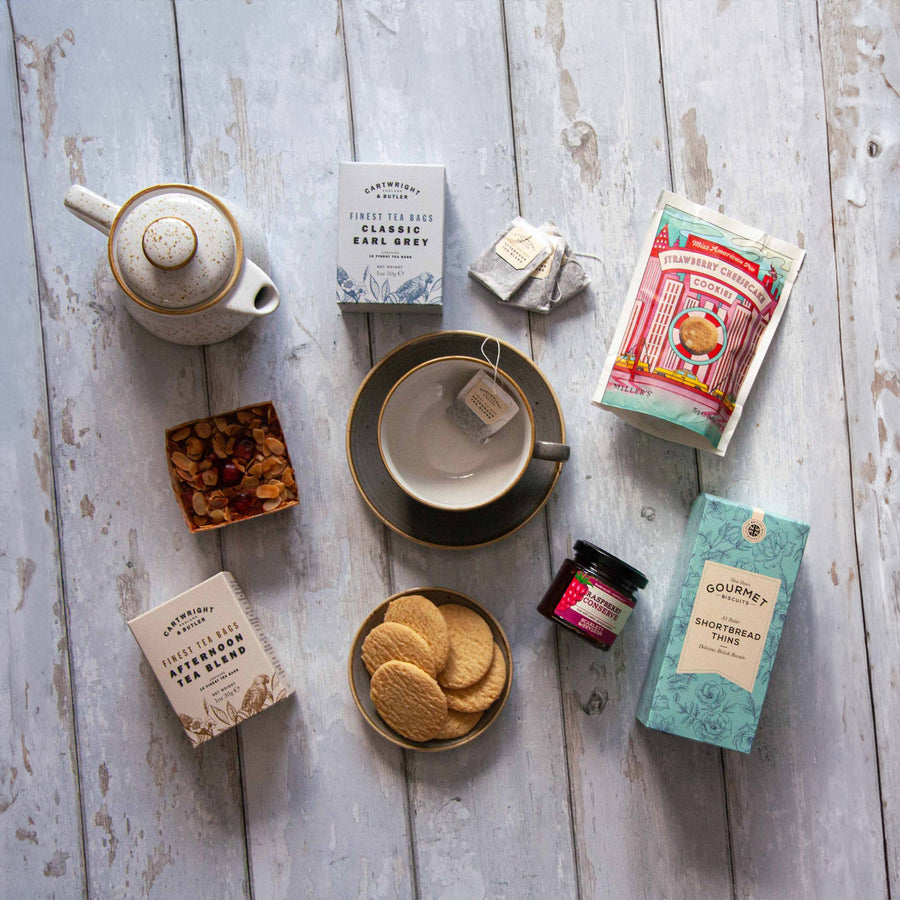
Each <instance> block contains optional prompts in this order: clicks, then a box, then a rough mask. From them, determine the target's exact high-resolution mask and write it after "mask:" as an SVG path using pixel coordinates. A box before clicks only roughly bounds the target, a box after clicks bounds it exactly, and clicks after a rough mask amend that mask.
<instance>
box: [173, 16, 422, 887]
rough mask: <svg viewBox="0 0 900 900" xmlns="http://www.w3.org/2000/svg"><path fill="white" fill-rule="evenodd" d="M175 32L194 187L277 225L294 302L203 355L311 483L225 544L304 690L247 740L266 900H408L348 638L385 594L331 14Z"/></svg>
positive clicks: (216, 391) (407, 868)
mask: <svg viewBox="0 0 900 900" xmlns="http://www.w3.org/2000/svg"><path fill="white" fill-rule="evenodd" d="M178 22H179V36H180V39H181V41H182V47H183V57H182V59H183V79H184V82H183V83H184V94H185V117H186V121H187V124H188V146H189V149H190V171H191V176H192V178H194V179H195V180H196V181H198V182H199V183H200V184H203V185H205V186H206V187H208V188H209V189H211V190H213V191H217V192H220V193H222V194H223V195H224V196H226V197H227V198H228V199H229V200H232V199H233V200H236V201H238V202H239V203H241V204H243V205H244V206H245V208H246V209H247V211H248V212H249V213H250V217H251V219H254V220H255V221H256V222H257V223H258V224H259V225H260V226H261V227H262V228H263V229H264V231H265V233H266V235H267V238H268V250H269V252H270V255H271V258H272V260H273V264H272V267H271V275H272V277H273V278H274V280H275V282H276V283H277V284H278V285H279V287H280V290H281V293H282V303H281V307H280V308H279V310H278V311H277V312H276V313H275V314H274V315H272V316H270V317H269V318H267V319H266V320H264V321H260V322H258V323H254V324H253V325H251V326H250V327H249V328H248V329H247V330H246V331H245V332H243V333H242V334H241V335H240V336H239V337H238V338H236V339H235V340H233V341H228V342H226V343H224V344H219V345H216V346H214V347H210V348H209V349H208V350H207V358H208V363H209V381H210V398H211V404H212V406H213V407H214V408H215V409H217V410H225V409H232V408H234V407H236V406H240V405H242V404H245V403H249V402H254V401H257V400H262V399H271V400H272V401H273V402H274V403H275V405H276V408H277V409H278V411H279V416H280V418H281V421H282V424H283V427H284V430H285V435H286V437H287V442H288V447H289V450H290V452H291V454H292V458H293V460H294V461H295V463H296V466H297V481H298V485H299V497H300V506H299V507H298V508H295V509H292V510H290V511H288V512H284V513H279V515H278V516H273V517H270V518H268V519H265V520H263V521H256V522H248V523H247V524H246V525H242V526H240V530H237V529H234V530H232V531H231V532H229V533H227V534H225V535H224V548H225V553H224V558H225V563H226V565H227V566H228V567H229V569H230V570H231V571H233V572H234V574H235V576H236V578H237V579H238V582H239V583H240V584H241V585H242V586H243V588H244V589H245V590H246V591H247V593H248V596H249V597H250V598H251V599H252V602H253V603H254V607H255V608H256V609H257V610H258V612H259V615H260V619H261V621H262V623H263V626H264V628H265V630H266V632H267V633H268V634H269V635H270V636H271V639H272V641H273V642H274V644H275V646H276V649H277V651H278V652H279V654H280V656H281V658H282V660H283V662H284V665H285V668H286V670H287V672H288V673H290V675H291V677H292V679H293V681H294V684H295V686H296V689H297V695H296V698H295V699H292V700H291V701H290V706H289V707H288V709H286V710H278V711H276V714H274V715H269V716H263V717H261V718H260V719H259V720H258V721H253V722H250V723H248V724H247V726H244V727H243V728H242V734H241V748H242V753H241V758H242V772H243V778H244V786H245V797H246V809H247V816H248V845H249V848H250V860H251V872H252V877H253V892H254V894H255V896H258V897H270V896H286V897H329V896H332V897H350V896H359V897H398V896H403V897H408V896H412V895H413V893H414V887H413V874H412V865H411V848H410V838H409V835H408V833H407V830H408V819H407V810H406V791H405V787H404V764H403V759H402V755H401V753H400V751H399V750H398V749H397V748H395V747H393V746H391V745H388V744H386V743H385V742H383V741H380V740H379V739H378V737H377V736H376V735H374V734H372V733H371V732H370V730H369V729H368V727H367V726H366V725H365V722H364V721H363V720H362V718H361V717H360V716H359V713H358V712H357V710H356V708H355V707H354V705H353V701H352V699H351V696H350V693H349V690H348V689H347V676H346V663H347V650H348V647H349V645H350V642H351V640H352V638H353V635H354V634H355V632H356V629H357V628H358V627H359V625H360V623H361V622H362V620H363V618H364V617H365V616H366V615H367V614H368V612H369V611H370V609H371V607H372V606H373V605H375V603H377V602H380V601H381V600H382V599H383V598H384V597H386V596H388V594H389V593H390V591H389V585H388V563H387V559H386V557H385V556H384V553H383V542H382V534H381V526H380V525H379V524H378V522H377V521H376V520H375V519H374V518H373V517H372V516H371V515H370V513H369V512H368V510H367V509H366V508H364V507H363V505H362V504H361V503H360V502H359V501H358V499H357V497H356V488H355V486H354V484H353V481H352V480H351V478H350V477H349V472H348V469H347V463H346V459H345V456H344V425H345V417H346V412H347V410H348V409H349V406H350V402H351V401H352V399H353V396H354V394H355V392H356V389H357V387H358V386H359V383H360V382H361V381H362V379H363V377H364V376H365V374H366V372H367V371H368V369H369V365H370V358H369V346H368V343H369V342H368V334H367V331H366V318H365V316H361V317H358V318H354V317H352V316H348V317H346V318H343V317H342V316H341V313H340V312H339V310H338V309H337V306H336V304H335V302H334V248H335V246H336V244H337V234H336V227H337V222H336V217H335V215H334V209H335V207H336V204H337V162H338V160H339V159H341V158H345V159H346V158H349V156H350V152H351V150H350V127H349V106H348V98H347V93H346V83H347V82H346V72H345V68H344V46H343V39H342V34H341V30H340V17H339V10H338V6H337V4H331V5H324V4H323V5H316V6H314V7H310V6H308V5H304V6H301V5H298V4H294V3H291V2H282V3H276V4H272V3H270V4H267V5H266V6H265V8H256V7H251V6H248V5H247V4H245V3H242V2H233V3H228V4H223V3H219V2H216V3H207V4H196V3H193V4H179V6H178ZM285 34H290V35H291V36H292V37H291V40H290V41H286V40H284V39H283V36H284V35H285ZM223 46H227V47H229V48H231V49H230V51H229V53H228V54H221V53H220V52H219V48H220V47H223Z"/></svg>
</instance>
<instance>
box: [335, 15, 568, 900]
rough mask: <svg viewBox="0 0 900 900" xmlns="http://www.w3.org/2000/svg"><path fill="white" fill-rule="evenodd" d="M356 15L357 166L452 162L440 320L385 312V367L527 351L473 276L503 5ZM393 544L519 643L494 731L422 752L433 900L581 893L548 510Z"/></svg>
mask: <svg viewBox="0 0 900 900" xmlns="http://www.w3.org/2000/svg"><path fill="white" fill-rule="evenodd" d="M344 13H345V22H346V26H347V56H348V62H349V71H350V85H351V96H352V97H353V119H354V133H355V138H356V153H357V158H358V159H359V160H361V161H387V162H413V163H427V162H438V163H443V164H444V165H445V166H446V168H447V173H446V174H447V221H446V236H447V245H446V250H445V258H444V272H445V277H444V291H443V296H444V310H443V315H442V318H441V320H439V321H435V320H434V318H433V317H430V316H426V314H421V315H416V316H413V315H410V314H406V313H404V314H399V315H381V316H372V317H371V319H372V343H373V347H374V349H375V356H376V358H379V357H381V356H383V355H384V354H385V353H386V352H387V351H389V350H390V349H392V348H393V347H394V346H396V345H397V344H398V343H400V342H401V341H402V340H404V339H406V338H409V337H412V336H414V335H417V334H422V333H425V332H429V331H433V330H435V329H436V328H446V329H453V328H459V329H468V330H475V331H480V332H483V333H486V334H492V335H495V336H497V337H499V338H501V339H503V340H506V341H508V342H510V343H512V344H513V345H515V346H517V347H518V348H519V349H521V350H523V351H524V352H525V353H526V354H527V353H528V351H529V333H528V332H529V329H528V319H527V316H524V315H522V314H521V313H520V312H519V311H517V310H509V309H504V308H502V307H500V306H499V305H498V304H497V302H496V300H495V299H494V298H493V297H492V296H491V295H489V294H488V293H487V292H486V291H484V290H482V289H481V288H480V287H479V286H477V285H475V284H474V283H473V282H472V281H471V279H469V278H468V276H467V274H466V273H467V268H468V265H469V263H470V262H471V261H472V260H474V259H475V258H476V257H477V256H478V255H479V254H480V253H481V251H482V250H483V249H484V247H485V246H486V245H487V244H488V243H489V242H490V241H491V240H493V238H494V235H495V234H496V233H497V232H498V231H500V229H501V228H502V227H503V226H504V225H505V224H506V223H507V222H508V221H509V220H510V218H512V217H513V216H514V215H516V214H517V212H518V204H517V199H516V184H515V165H514V162H515V161H514V155H513V150H514V144H513V135H512V129H511V123H510V109H509V98H508V89H507V80H506V58H505V54H504V38H503V22H502V17H501V14H500V9H499V7H497V6H495V5H486V4H483V3H478V2H465V3H457V4H429V5H417V6H407V5H405V4H401V3H388V4H380V5H377V6H373V5H372V4H367V3H360V2H352V3H345V4H344ZM383 60H396V61H408V62H405V63H403V64H399V65H384V64H383V62H382V61H383ZM413 60H415V63H414V64H412V61H413ZM375 71H377V72H379V78H378V79H373V78H372V77H371V73H372V72H375ZM386 122H389V123H391V126H390V127H389V128H385V123H386ZM501 365H502V359H501ZM566 477H567V476H566V474H565V473H564V474H563V478H566ZM389 541H390V550H391V564H392V575H393V581H394V588H395V589H396V590H403V589H406V588H411V587H416V586H422V585H440V586H444V587H448V588H451V589H454V590H459V591H462V592H463V593H464V594H467V595H468V596H470V597H473V598H474V599H475V600H477V601H479V602H481V603H484V604H485V605H486V606H487V607H488V608H489V609H490V610H491V612H493V613H494V614H495V615H496V616H497V618H498V619H499V621H500V622H501V624H502V625H503V626H504V628H505V630H506V631H507V635H508V637H509V639H510V641H511V643H512V646H513V648H514V650H513V660H514V667H515V678H514V682H513V688H512V692H511V695H510V699H509V701H508V704H507V707H506V709H505V710H504V713H503V716H502V717H501V719H499V720H498V721H497V723H496V724H495V725H494V726H492V728H491V730H490V731H489V732H488V733H487V734H486V735H485V736H484V737H483V738H480V739H479V740H478V741H475V742H473V743H472V744H471V745H467V746H466V747H463V748H461V749H460V750H459V751H456V752H454V753H453V754H408V761H407V765H408V773H409V790H410V796H411V798H412V812H413V819H412V822H413V836H414V840H415V855H416V863H417V873H418V889H419V893H420V896H425V897H431V896H435V897H479V896H487V897H498V898H499V897H509V898H518V897H539V896H561V897H562V896H571V895H572V894H573V893H574V890H575V874H574V861H573V852H572V836H571V828H570V824H569V815H568V788H567V774H566V766H565V756H564V754H563V752H562V749H561V748H562V747H563V746H564V742H565V736H564V732H563V726H562V721H561V715H560V704H559V686H558V674H557V671H556V660H555V648H554V645H553V642H552V639H549V637H550V636H549V635H548V634H547V633H546V630H545V629H544V628H543V621H542V620H541V619H540V617H539V616H538V615H537V614H536V613H535V612H534V606H535V605H536V602H537V601H536V598H535V585H544V584H549V580H550V568H549V564H548V560H547V553H546V546H547V539H546V531H545V524H544V518H543V516H538V517H536V518H535V519H533V520H532V521H531V522H530V523H529V524H528V525H526V526H525V527H524V528H522V529H521V530H520V531H519V532H517V533H516V534H515V535H513V536H512V537H510V538H509V539H508V540H505V541H502V542H501V543H498V544H495V545H492V546H488V547H484V548H480V549H477V550H471V551H446V550H440V549H433V548H427V547H422V546H419V545H416V544H413V543H411V542H409V541H408V540H406V539H405V538H402V537H399V536H397V535H394V534H391V535H390V536H389Z"/></svg>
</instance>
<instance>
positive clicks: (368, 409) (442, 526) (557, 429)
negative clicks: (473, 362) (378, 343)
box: [347, 331, 566, 549]
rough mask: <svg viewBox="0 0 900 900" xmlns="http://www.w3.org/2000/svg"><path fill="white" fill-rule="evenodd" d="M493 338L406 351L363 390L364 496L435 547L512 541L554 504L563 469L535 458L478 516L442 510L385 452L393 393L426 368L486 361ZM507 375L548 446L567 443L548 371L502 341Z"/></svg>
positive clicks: (417, 344) (358, 440) (354, 468)
mask: <svg viewBox="0 0 900 900" xmlns="http://www.w3.org/2000/svg"><path fill="white" fill-rule="evenodd" d="M485 337H487V335H484V334H479V333H477V332H472V331H439V332H434V333H432V334H426V335H423V336H422V337H419V338H414V339H413V340H411V341H408V342H407V343H405V344H401V345H400V346H399V347H397V348H396V349H394V350H392V351H391V352H390V353H389V354H388V355H387V356H385V357H384V359H382V360H381V361H380V362H379V363H378V364H377V365H375V367H374V368H373V369H372V370H371V371H370V372H369V374H368V375H367V376H366V378H365V380H364V381H363V383H362V385H360V388H359V391H357V394H356V397H355V399H354V401H353V405H352V406H351V408H350V417H349V420H348V422H347V461H348V462H349V464H350V472H351V474H352V475H353V480H354V482H356V486H357V488H359V492H360V494H362V497H363V499H364V500H365V501H366V503H367V504H368V506H369V508H370V509H371V510H372V512H374V513H375V515H376V516H377V517H378V518H379V519H380V520H381V521H382V522H384V524H385V525H387V526H388V528H390V529H392V530H393V531H395V532H397V534H401V535H403V536H404V537H406V538H409V539H410V540H412V541H416V542H417V543H420V544H426V545H428V546H432V547H443V548H448V549H463V548H468V547H478V546H481V545H483V544H490V543H492V542H493V541H499V540H501V539H502V538H505V537H508V536H509V535H510V534H512V533H513V532H514V531H517V530H518V529H519V528H521V527H522V526H523V525H525V524H526V523H527V522H528V521H530V520H531V519H532V518H533V517H534V516H535V515H536V514H537V512H538V511H539V510H540V509H541V508H542V507H543V505H544V504H545V503H546V502H547V500H548V499H549V498H550V494H551V493H552V492H553V488H554V487H555V486H556V481H557V479H558V478H559V474H560V472H561V470H562V463H559V462H551V461H549V460H542V459H533V460H531V462H530V463H529V464H528V467H527V468H526V470H525V474H524V475H523V476H522V478H521V479H520V480H519V481H518V482H517V483H516V485H515V486H514V487H513V488H512V489H511V490H509V491H507V493H505V494H504V495H503V496H502V497H500V498H499V499H497V500H495V501H494V502H493V503H489V504H487V505H486V506H482V507H479V508H478V509H471V510H442V509H435V508H433V507H430V506H426V505H425V504H423V503H419V502H418V501H417V500H414V499H413V498H412V497H410V496H409V495H408V494H406V493H405V492H404V491H403V490H401V488H400V487H398V486H397V484H396V482H395V481H394V480H393V479H392V478H391V476H390V473H389V472H388V470H387V469H386V468H385V466H384V462H383V461H382V459H381V454H380V453H379V451H378V416H379V413H380V411H381V407H382V405H383V404H384V401H385V399H386V398H387V396H388V394H389V393H390V391H391V388H392V387H393V386H394V385H395V384H396V383H397V382H398V381H399V380H400V379H401V378H402V377H403V376H404V375H405V374H406V373H407V372H409V371H411V370H412V369H414V368H415V367H416V366H418V365H420V364H421V363H423V362H428V361H429V360H432V359H437V358H439V357H442V356H472V357H476V358H477V357H480V355H481V345H482V343H483V341H484V339H485ZM500 368H501V369H503V370H504V371H505V372H506V373H507V374H508V375H509V377H510V378H511V379H513V380H514V381H515V382H516V384H517V385H518V386H519V387H520V388H521V390H522V393H523V394H524V395H525V397H526V398H527V399H528V403H529V405H530V406H531V409H532V412H533V414H534V423H535V432H536V433H537V434H539V435H540V436H541V438H542V439H543V440H549V441H557V442H560V443H564V442H565V437H566V434H565V432H566V429H565V424H564V422H563V415H562V410H561V408H560V406H559V401H558V399H557V397H556V394H555V393H554V391H553V388H552V387H551V386H550V384H549V383H548V382H547V379H546V378H545V377H544V375H543V374H542V373H541V371H540V369H538V367H537V366H536V365H535V364H534V363H533V362H532V361H531V360H530V359H529V358H528V357H527V356H524V355H523V354H522V353H520V352H519V351H518V350H516V348H515V347H513V346H512V345H511V344H507V343H505V342H504V341H500Z"/></svg>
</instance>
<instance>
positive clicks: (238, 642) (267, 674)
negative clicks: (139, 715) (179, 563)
mask: <svg viewBox="0 0 900 900" xmlns="http://www.w3.org/2000/svg"><path fill="white" fill-rule="evenodd" d="M128 627H129V628H130V629H131V633H132V634H133V635H134V637H135V639H136V640H137V642H138V644H139V645H140V648H141V650H143V652H144V656H146V657H147V662H149V663H150V668H152V669H153V673H154V675H156V678H157V680H158V681H159V683H160V685H161V686H162V689H163V690H164V691H165V693H166V696H167V697H168V698H169V702H170V703H171V704H172V708H173V709H174V710H175V712H176V713H177V714H178V718H179V719H180V720H181V724H182V727H183V728H184V730H185V733H186V734H187V736H188V738H190V741H191V743H192V744H193V745H194V746H198V745H199V744H202V743H203V742H204V741H208V740H209V739H210V738H213V737H217V736H218V735H220V734H221V733H222V732H223V731H227V730H228V729H229V728H233V727H234V726H235V725H238V724H239V723H241V722H243V721H244V720H245V719H249V718H250V716H253V715H256V713H258V712H261V711H262V710H264V709H267V708H268V707H270V706H272V705H273V704H274V703H277V702H278V701H279V700H284V699H285V698H286V697H287V696H288V695H289V694H291V693H292V692H293V691H292V689H291V688H290V687H289V686H288V684H287V680H286V678H285V675H284V670H283V669H282V668H281V664H280V663H279V662H278V660H277V659H276V657H275V653H274V652H273V650H272V646H271V645H270V644H269V641H268V638H266V636H265V635H264V634H263V632H262V629H261V627H260V624H259V620H258V619H257V618H256V615H255V614H254V612H253V610H252V609H251V607H250V605H249V603H248V602H247V599H246V597H245V596H244V594H243V592H242V591H241V589H240V587H238V584H237V582H236V581H235V580H234V578H233V577H232V575H231V573H230V572H219V574H218V575H214V576H213V577H212V578H209V579H207V580H206V581H204V582H202V583H201V584H198V585H197V586H196V587H193V588H191V589H190V590H188V591H185V592H184V593H183V594H179V595H178V596H177V597H174V598H173V599H171V600H169V601H168V602H166V603H163V604H162V605H160V606H157V607H156V608H155V609H151V610H150V611H149V612H145V613H143V614H142V615H140V616H137V618H134V619H132V620H131V621H130V622H129V623H128Z"/></svg>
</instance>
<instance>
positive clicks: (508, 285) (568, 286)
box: [469, 217, 590, 313]
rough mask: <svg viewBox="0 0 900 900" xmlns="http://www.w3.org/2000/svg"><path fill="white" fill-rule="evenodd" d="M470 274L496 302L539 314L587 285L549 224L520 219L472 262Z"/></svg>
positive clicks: (587, 282)
mask: <svg viewBox="0 0 900 900" xmlns="http://www.w3.org/2000/svg"><path fill="white" fill-rule="evenodd" d="M469 275H470V276H471V277H472V278H474V279H475V280H476V281H479V282H481V284H483V285H484V286H485V287H486V288H487V289H488V290H490V291H491V292H492V293H494V294H496V296H497V297H498V298H499V300H500V302H501V303H505V304H506V305H508V306H515V307H517V308H518V309H526V310H529V311H530V312H539V313H549V312H550V311H551V310H553V309H555V308H556V307H557V306H560V305H561V304H562V303H565V302H566V300H569V299H571V298H572V297H574V296H575V295H576V294H577V293H579V292H580V291H583V290H584V289H585V288H586V287H587V286H588V285H589V284H590V278H588V276H587V273H586V272H585V271H584V268H583V267H582V265H581V264H580V263H579V262H578V261H577V260H575V259H574V258H573V255H572V254H571V253H570V251H569V248H568V246H567V244H566V241H565V238H563V236H562V234H561V233H560V231H559V229H558V228H557V227H556V226H555V225H554V224H553V223H552V222H545V223H544V224H543V225H541V227H540V228H535V227H534V226H533V225H531V224H530V223H529V222H527V221H526V220H525V219H523V218H521V217H516V218H515V219H513V221H512V222H511V223H510V224H509V225H508V226H507V227H506V228H505V229H504V230H503V232H501V233H500V235H499V236H498V237H497V239H496V240H495V241H494V243H493V244H492V245H491V246H490V247H489V248H488V249H487V250H485V251H484V253H482V254H481V256H479V257H478V259H476V260H475V262H473V263H472V265H471V266H470V267H469Z"/></svg>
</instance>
